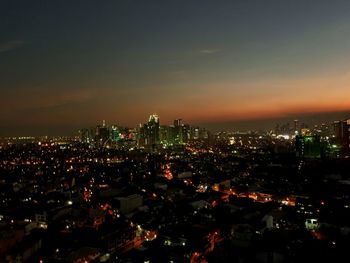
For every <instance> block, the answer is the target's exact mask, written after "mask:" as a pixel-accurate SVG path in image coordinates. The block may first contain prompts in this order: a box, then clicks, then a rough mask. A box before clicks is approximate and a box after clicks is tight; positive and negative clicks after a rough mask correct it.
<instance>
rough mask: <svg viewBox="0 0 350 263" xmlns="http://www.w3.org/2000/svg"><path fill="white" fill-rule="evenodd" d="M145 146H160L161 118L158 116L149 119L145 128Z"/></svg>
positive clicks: (153, 115) (154, 115)
mask: <svg viewBox="0 0 350 263" xmlns="http://www.w3.org/2000/svg"><path fill="white" fill-rule="evenodd" d="M145 128H146V129H145V145H148V146H154V145H157V144H159V142H160V140H159V128H160V124H159V117H158V115H156V114H152V115H151V116H150V117H149V119H148V123H147V124H146V127H145Z"/></svg>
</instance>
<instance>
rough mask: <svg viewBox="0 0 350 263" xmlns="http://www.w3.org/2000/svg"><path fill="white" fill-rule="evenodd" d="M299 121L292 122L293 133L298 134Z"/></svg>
mask: <svg viewBox="0 0 350 263" xmlns="http://www.w3.org/2000/svg"><path fill="white" fill-rule="evenodd" d="M299 129H300V127H299V120H294V132H298V133H299Z"/></svg>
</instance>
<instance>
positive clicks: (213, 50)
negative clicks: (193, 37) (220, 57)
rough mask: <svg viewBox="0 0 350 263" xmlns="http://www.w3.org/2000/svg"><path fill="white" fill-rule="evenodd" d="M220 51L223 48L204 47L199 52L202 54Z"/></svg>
mask: <svg viewBox="0 0 350 263" xmlns="http://www.w3.org/2000/svg"><path fill="white" fill-rule="evenodd" d="M220 51H221V49H202V50H200V51H199V52H200V53H201V54H205V55H208V54H215V53H218V52H220Z"/></svg>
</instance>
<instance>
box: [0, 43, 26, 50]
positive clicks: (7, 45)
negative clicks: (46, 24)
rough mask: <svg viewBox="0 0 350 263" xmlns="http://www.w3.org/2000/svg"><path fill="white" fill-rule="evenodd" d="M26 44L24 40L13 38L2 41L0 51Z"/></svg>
mask: <svg viewBox="0 0 350 263" xmlns="http://www.w3.org/2000/svg"><path fill="white" fill-rule="evenodd" d="M23 45H24V41H22V40H12V41H7V42H0V52H7V51H10V50H13V49H16V48H19V47H21V46H23Z"/></svg>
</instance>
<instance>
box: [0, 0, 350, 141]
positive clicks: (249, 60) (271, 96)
mask: <svg viewBox="0 0 350 263" xmlns="http://www.w3.org/2000/svg"><path fill="white" fill-rule="evenodd" d="M349 84H350V1H348V0H344V1H337V0H332V1H329V0H327V1H325V0H314V1H312V0H284V1H281V0H264V1H261V0H242V1H234V0H227V1H225V0H222V1H221V0H158V1H157V0H138V1H137V0H118V1H114V0H104V1H98V0H95V1H92V0H74V1H71V0H51V1H44V0H41V1H38V0H31V1H28V0H22V1H18V0H0V91H1V96H0V100H1V102H0V135H12V134H16V135H26V134H28V135H29V134H30V133H31V134H36V135H42V134H43V133H46V132H48V133H56V134H57V133H70V132H74V131H76V130H77V129H79V128H82V127H87V126H91V125H95V124H97V123H102V120H106V122H107V123H116V124H120V125H126V126H130V127H134V126H136V125H137V124H138V123H143V122H146V121H147V119H148V116H149V115H150V114H153V113H157V114H158V115H159V116H160V121H161V123H163V124H170V123H171V122H172V120H173V119H177V118H182V119H183V120H184V121H185V122H188V123H191V124H199V125H200V124H203V125H208V126H210V127H216V128H220V127H221V126H220V125H222V124H223V123H224V124H225V125H223V126H222V127H224V126H225V127H231V128H243V127H244V125H245V124H247V123H249V127H253V128H259V127H260V126H261V125H262V126H264V125H263V124H265V126H266V123H272V122H273V120H281V119H283V120H288V119H290V120H293V119H294V118H296V117H298V118H303V116H304V117H305V118H306V119H311V120H312V119H313V117H314V116H318V117H317V119H319V117H320V116H321V117H322V116H323V115H324V116H327V118H328V119H331V118H332V116H334V118H345V117H349V116H350V85H349ZM332 113H334V115H332ZM330 114H331V115H330ZM310 116H311V117H310ZM330 116H331V117H330ZM321 119H322V118H321ZM264 120H269V122H265V121H264ZM230 124H231V126H230ZM254 125H255V126H254ZM262 126H261V127H262Z"/></svg>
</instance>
